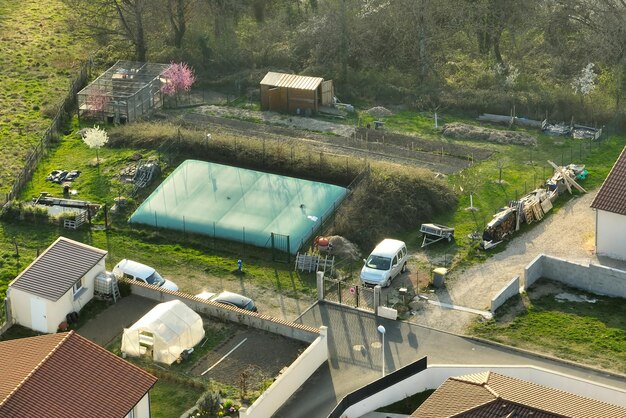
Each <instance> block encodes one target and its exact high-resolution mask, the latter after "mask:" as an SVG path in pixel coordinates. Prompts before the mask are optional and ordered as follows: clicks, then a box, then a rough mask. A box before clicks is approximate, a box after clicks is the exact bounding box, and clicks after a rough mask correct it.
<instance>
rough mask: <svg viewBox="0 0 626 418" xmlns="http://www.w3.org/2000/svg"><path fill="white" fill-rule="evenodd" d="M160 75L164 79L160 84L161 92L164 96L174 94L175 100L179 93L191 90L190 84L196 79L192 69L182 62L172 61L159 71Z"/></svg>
mask: <svg viewBox="0 0 626 418" xmlns="http://www.w3.org/2000/svg"><path fill="white" fill-rule="evenodd" d="M161 77H162V78H163V79H165V82H164V84H163V85H162V86H161V92H162V93H163V94H165V95H166V96H175V97H176V101H177V102H178V96H179V94H180V93H181V92H183V91H187V92H188V91H189V90H191V86H192V84H193V83H194V82H195V81H196V76H195V74H194V73H193V69H192V68H191V67H190V66H189V65H187V64H186V63H184V62H180V63H175V62H172V63H171V64H170V65H169V67H167V68H166V69H165V71H163V73H161Z"/></svg>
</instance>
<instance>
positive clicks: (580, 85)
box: [572, 62, 598, 119]
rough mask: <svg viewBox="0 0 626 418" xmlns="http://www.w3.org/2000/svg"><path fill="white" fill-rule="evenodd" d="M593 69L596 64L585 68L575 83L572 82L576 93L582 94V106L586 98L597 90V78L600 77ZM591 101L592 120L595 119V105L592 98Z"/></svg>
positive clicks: (590, 64)
mask: <svg viewBox="0 0 626 418" xmlns="http://www.w3.org/2000/svg"><path fill="white" fill-rule="evenodd" d="M593 67H594V64H593V63H592V62H590V63H589V64H587V66H586V67H585V68H583V70H582V71H581V73H580V76H579V77H576V78H575V79H574V81H572V88H573V89H574V93H576V94H580V102H581V105H582V106H584V104H583V103H584V99H585V97H587V96H589V95H590V94H591V92H592V91H593V90H594V89H595V88H596V77H598V75H597V74H596V73H595V72H594V71H593ZM589 101H590V106H591V118H592V119H593V103H592V102H591V97H590V96H589Z"/></svg>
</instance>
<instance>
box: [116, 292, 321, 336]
mask: <svg viewBox="0 0 626 418" xmlns="http://www.w3.org/2000/svg"><path fill="white" fill-rule="evenodd" d="M127 283H129V284H130V286H131V292H132V294H133V295H137V296H142V297H145V298H147V299H152V300H156V301H158V302H169V301H170V300H175V299H176V300H180V301H181V302H183V303H185V304H186V305H187V306H189V307H190V308H191V309H193V310H194V311H195V312H198V313H201V314H204V315H207V316H211V317H214V318H219V319H221V320H223V321H230V322H236V323H239V324H242V325H247V326H249V327H252V328H256V329H260V330H263V331H267V332H271V333H273V334H278V335H282V336H284V337H287V338H292V339H294V340H298V341H303V342H306V343H312V342H313V341H315V340H316V339H317V338H318V337H319V335H320V331H319V329H317V328H314V327H310V326H307V325H303V324H297V323H295V322H291V321H285V320H283V319H279V318H274V317H272V316H269V315H263V314H260V313H257V312H250V311H246V310H244V309H239V308H235V307H234V306H229V305H224V304H222V303H217V302H211V301H208V300H205V299H200V298H197V297H195V296H192V295H189V294H187V293H183V292H173V291H171V290H167V289H161V288H160V287H155V286H151V285H147V284H144V283H141V282H134V281H132V282H131V281H128V282H127Z"/></svg>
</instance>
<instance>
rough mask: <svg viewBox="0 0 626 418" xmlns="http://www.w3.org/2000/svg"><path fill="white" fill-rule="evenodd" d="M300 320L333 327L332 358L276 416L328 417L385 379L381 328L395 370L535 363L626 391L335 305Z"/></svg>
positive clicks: (594, 374) (601, 378) (571, 369)
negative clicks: (417, 365)
mask: <svg viewBox="0 0 626 418" xmlns="http://www.w3.org/2000/svg"><path fill="white" fill-rule="evenodd" d="M298 322H302V323H305V324H307V325H312V326H316V327H318V326H321V325H326V326H327V327H328V336H329V356H330V358H329V361H328V362H327V363H326V364H324V365H322V367H320V368H319V369H318V370H317V372H316V373H315V374H314V375H313V376H312V377H311V378H310V379H309V380H308V381H307V382H306V383H305V385H304V386H303V387H302V388H301V389H300V390H299V391H298V392H296V394H295V395H294V396H292V398H291V399H290V400H289V401H288V402H287V403H286V404H285V405H284V406H283V407H282V408H281V409H280V410H279V411H278V412H277V413H276V414H275V415H274V416H275V418H298V417H307V418H316V417H326V416H327V415H328V414H329V413H330V411H331V410H332V409H333V408H334V406H335V405H336V404H337V403H338V402H339V401H340V400H341V399H342V398H343V397H344V396H345V395H346V394H348V393H350V392H352V391H354V390H355V389H358V388H359V387H361V386H363V385H365V384H367V383H370V382H372V381H374V380H375V379H377V378H379V377H380V374H381V370H382V359H381V357H382V352H381V344H380V343H381V340H380V334H379V333H378V332H377V331H376V328H377V327H378V325H381V324H382V325H384V326H385V328H386V333H385V367H386V369H387V371H389V372H391V371H394V370H397V369H398V368H401V367H403V366H405V365H407V364H410V363H411V362H413V361H415V360H417V359H420V358H422V357H423V356H428V363H429V364H468V365H472V364H473V365H534V366H538V367H542V368H545V369H550V370H554V371H557V372H560V373H564V374H568V375H572V376H576V377H579V378H583V379H588V380H591V381H595V382H599V383H602V384H606V385H610V386H614V387H618V388H620V389H623V390H626V379H623V378H619V377H613V376H611V375H608V374H606V373H602V372H598V371H594V370H592V369H588V368H583V367H577V366H571V365H569V364H567V363H564V362H558V361H554V360H549V359H545V358H542V357H539V356H535V355H530V354H527V353H524V352H518V351H515V350H512V349H507V348H503V347H500V346H496V345H491V344H486V343H483V342H478V341H475V340H472V339H469V338H464V337H460V336H456V335H452V334H449V333H445V332H442V331H437V330H433V329H430V328H425V327H423V326H419V325H415V324H410V323H407V322H400V321H391V320H386V319H383V318H376V317H375V316H374V315H373V314H368V313H364V312H362V311H357V310H354V309H351V308H348V307H342V306H337V305H334V304H327V303H321V304H316V305H314V306H313V307H312V308H311V309H309V310H308V311H307V312H305V313H304V314H303V315H302V316H301V317H300V318H299V319H298Z"/></svg>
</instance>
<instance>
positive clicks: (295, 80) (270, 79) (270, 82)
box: [261, 71, 324, 90]
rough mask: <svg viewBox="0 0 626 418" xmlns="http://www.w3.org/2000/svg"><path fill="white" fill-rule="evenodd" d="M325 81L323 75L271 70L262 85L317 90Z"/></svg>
mask: <svg viewBox="0 0 626 418" xmlns="http://www.w3.org/2000/svg"><path fill="white" fill-rule="evenodd" d="M322 81H324V79H323V78H321V77H309V76H305V75H296V74H284V73H274V72H271V71H270V72H269V73H267V74H266V75H265V77H263V80H261V85H262V86H272V87H286V88H290V89H299V90H315V89H317V87H318V86H319V85H320V83H321V82H322Z"/></svg>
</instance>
